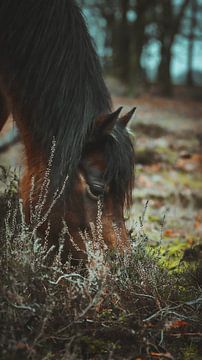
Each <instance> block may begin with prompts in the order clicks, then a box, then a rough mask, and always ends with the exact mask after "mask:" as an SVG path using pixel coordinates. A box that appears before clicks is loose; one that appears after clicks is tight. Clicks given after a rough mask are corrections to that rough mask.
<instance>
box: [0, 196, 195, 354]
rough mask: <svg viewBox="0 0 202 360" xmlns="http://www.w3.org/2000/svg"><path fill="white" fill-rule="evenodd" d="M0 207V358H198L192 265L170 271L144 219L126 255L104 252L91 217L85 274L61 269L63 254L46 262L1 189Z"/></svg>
mask: <svg viewBox="0 0 202 360" xmlns="http://www.w3.org/2000/svg"><path fill="white" fill-rule="evenodd" d="M2 203H3V204H4V211H5V214H6V215H5V216H4V221H3V222H2V226H1V234H0V246H1V253H0V270H1V279H0V324H1V332H0V336H1V337H0V359H2V360H12V359H21V360H23V359H33V360H35V359H36V360H38V359H40V360H41V359H43V360H53V359H54V360H69V359H70V360H74V359H78V360H79V359H86V360H87V359H96V360H97V359H98V360H99V359H127V360H129V359H179V360H188V359H189V360H191V359H193V360H198V359H201V357H200V350H201V349H200V340H201V337H202V334H201V329H200V316H201V306H202V297H201V286H202V284H201V269H200V268H199V264H198V263H194V264H191V266H189V264H188V263H184V262H179V264H178V267H177V270H176V268H175V271H169V270H168V269H167V268H166V266H165V264H164V261H163V260H162V255H161V250H160V248H159V249H158V248H155V249H152V248H151V247H149V245H148V237H147V235H146V234H145V232H144V224H142V222H143V221H141V223H140V225H139V226H137V228H136V229H134V231H133V240H131V243H132V252H131V253H129V252H127V251H126V253H125V254H124V255H122V256H121V255H120V254H119V253H118V252H117V253H116V252H114V253H110V252H107V251H105V250H103V247H101V246H99V241H100V242H102V234H101V233H100V219H99V218H98V221H97V224H95V226H97V227H98V229H97V231H96V229H95V227H92V226H91V228H92V234H83V235H82V236H83V238H85V239H86V241H87V249H88V263H87V266H86V269H85V271H83V270H81V269H80V268H79V267H77V268H74V267H72V266H71V265H70V259H69V261H67V262H66V264H62V263H61V261H60V255H61V254H60V250H59V253H58V254H56V255H55V258H54V261H53V263H52V265H48V263H47V259H48V257H49V252H50V250H48V248H47V246H46V245H42V242H41V239H40V238H38V237H37V235H36V233H35V236H34V237H33V231H32V230H31V229H30V228H29V227H27V225H26V224H25V222H24V216H23V211H22V206H21V204H19V201H18V200H16V197H15V198H14V197H11V195H10V193H8V194H7V196H5V198H4V199H2ZM2 208H3V207H2ZM99 216H100V215H99ZM2 218H3V215H2ZM95 234H97V246H92V243H91V241H92V242H93V243H94V242H95ZM159 246H160V245H159ZM166 261H167V260H166Z"/></svg>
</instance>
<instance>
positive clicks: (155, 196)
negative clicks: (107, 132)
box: [114, 96, 202, 267]
mask: <svg viewBox="0 0 202 360" xmlns="http://www.w3.org/2000/svg"><path fill="white" fill-rule="evenodd" d="M120 105H124V110H128V109H130V108H131V107H133V106H137V110H136V115H135V116H134V119H133V121H132V123H131V129H132V130H133V134H134V139H135V148H136V182H135V189H134V205H133V208H132V211H131V217H130V224H131V223H132V224H134V223H137V222H139V217H140V216H141V214H142V212H143V211H144V208H145V204H147V201H148V204H147V209H146V213H145V216H144V227H145V230H146V232H147V233H149V236H150V241H151V243H153V244H156V243H158V242H159V241H160V240H161V241H162V242H163V245H164V247H165V249H166V251H167V254H169V255H172V257H173V261H172V262H171V263H170V266H171V267H173V266H175V265H176V264H177V262H176V261H175V260H176V256H175V255H178V256H180V255H182V253H183V249H185V248H189V247H190V246H193V245H195V244H198V243H200V242H201V240H202V221H201V220H202V191H201V190H202V105H201V104H200V103H199V102H196V101H191V100H186V101H185V100H181V99H178V100H173V99H171V100H170V99H164V98H160V97H152V96H144V97H140V98H137V99H126V98H120V97H119V98H118V97H116V98H114V106H115V108H116V107H118V106H120ZM171 245H172V246H171Z"/></svg>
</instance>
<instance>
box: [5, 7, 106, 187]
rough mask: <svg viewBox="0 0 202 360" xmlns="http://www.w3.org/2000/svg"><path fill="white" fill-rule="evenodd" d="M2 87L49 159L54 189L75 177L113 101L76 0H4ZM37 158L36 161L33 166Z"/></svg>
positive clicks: (34, 139) (35, 141) (33, 140)
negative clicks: (90, 135)
mask: <svg viewBox="0 0 202 360" xmlns="http://www.w3.org/2000/svg"><path fill="white" fill-rule="evenodd" d="M0 48H1V54H0V68H1V74H0V84H1V83H2V84H3V87H4V88H5V89H7V92H8V94H10V97H11V103H12V106H13V111H14V112H15V111H16V112H18V113H21V114H22V117H23V121H24V122H25V123H26V127H27V128H28V129H30V134H31V137H32V139H31V142H33V143H34V144H38V146H39V148H40V150H41V152H43V153H44V154H45V156H46V157H48V156H49V154H50V148H51V143H52V140H53V138H55V139H56V151H55V156H54V163H53V168H52V179H51V181H52V182H53V183H54V187H56V186H59V185H60V182H59V180H61V182H62V181H63V180H64V177H65V176H66V175H67V174H69V176H70V178H71V177H73V175H74V173H75V171H76V169H77V166H78V163H79V161H80V157H81V151H82V149H83V147H84V144H85V142H86V139H87V136H88V132H89V130H90V129H91V128H92V126H93V123H94V121H95V119H96V117H97V116H98V115H99V114H100V113H103V112H105V113H107V112H110V110H111V99H110V96H109V93H108V91H107V89H106V86H105V84H104V81H103V78H102V74H101V67H100V64H99V61H98V58H97V55H96V52H95V49H94V46H93V44H92V41H91V38H90V36H89V33H88V30H87V28H86V25H85V22H84V19H83V17H82V15H81V12H80V9H79V8H78V6H77V5H76V3H75V1H73V0H0ZM34 161H35V159H33V162H34Z"/></svg>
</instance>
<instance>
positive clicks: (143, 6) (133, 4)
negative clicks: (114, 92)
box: [81, 0, 156, 90]
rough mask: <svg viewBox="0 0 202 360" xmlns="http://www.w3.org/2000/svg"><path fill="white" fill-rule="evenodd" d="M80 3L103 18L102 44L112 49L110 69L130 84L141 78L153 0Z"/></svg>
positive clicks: (87, 1)
mask: <svg viewBox="0 0 202 360" xmlns="http://www.w3.org/2000/svg"><path fill="white" fill-rule="evenodd" d="M81 2H82V4H83V5H85V6H86V7H87V8H88V9H90V10H91V11H92V14H94V15H97V14H98V13H99V16H101V17H102V18H103V19H104V20H105V22H106V47H108V48H111V49H112V57H111V62H112V64H111V69H112V71H113V73H114V74H115V75H116V76H118V77H119V78H120V79H121V80H122V81H123V82H125V83H127V84H128V85H129V86H130V88H133V90H134V89H135V88H137V85H140V83H142V82H143V78H144V73H143V69H142V67H141V55H142V50H143V47H144V45H145V44H146V42H147V41H148V37H147V35H146V31H145V29H146V26H147V25H148V23H149V22H150V21H152V16H151V14H152V11H153V6H154V4H155V2H156V0H150V1H149V2H148V1H147V0H112V1H108V0H97V1H91V0H81Z"/></svg>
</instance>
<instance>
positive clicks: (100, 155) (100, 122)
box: [66, 108, 135, 257]
mask: <svg viewBox="0 0 202 360" xmlns="http://www.w3.org/2000/svg"><path fill="white" fill-rule="evenodd" d="M120 111H121V108H119V109H118V110H117V111H115V112H114V113H111V114H108V115H102V116H100V117H99V118H98V119H97V120H96V123H95V126H94V129H93V131H92V132H91V135H90V136H89V139H88V141H87V143H86V146H85V148H84V150H83V153H82V158H81V161H80V164H79V171H78V174H77V179H76V181H75V184H74V186H73V191H72V195H71V196H70V201H69V205H68V212H67V218H66V220H67V225H68V228H69V232H70V233H71V235H72V238H73V239H74V242H75V243H76V244H77V246H78V247H79V248H80V249H82V250H85V244H84V241H83V240H82V236H81V233H79V230H80V231H81V232H83V231H85V230H87V231H89V232H90V233H91V232H92V226H93V228H94V227H97V226H99V224H98V223H99V222H100V220H101V224H102V225H101V227H102V229H97V233H99V231H101V232H102V235H99V234H98V235H97V236H98V241H99V236H103V239H104V242H105V243H106V244H107V246H108V247H109V248H110V249H115V248H120V249H123V248H126V247H127V244H129V242H128V234H127V231H126V227H125V222H124V206H125V205H126V206H129V205H130V203H131V196H132V195H131V192H132V186H133V178H134V175H133V174H134V149H133V145H132V143H131V141H130V139H129V135H128V132H127V130H126V125H127V123H128V121H129V120H130V118H131V117H132V115H133V113H134V111H135V109H133V110H132V111H130V112H129V113H127V114H126V115H125V116H123V117H120V118H119V114H120ZM99 217H100V218H99ZM92 224H94V225H92ZM80 256H81V257H82V254H81V255H80Z"/></svg>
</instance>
